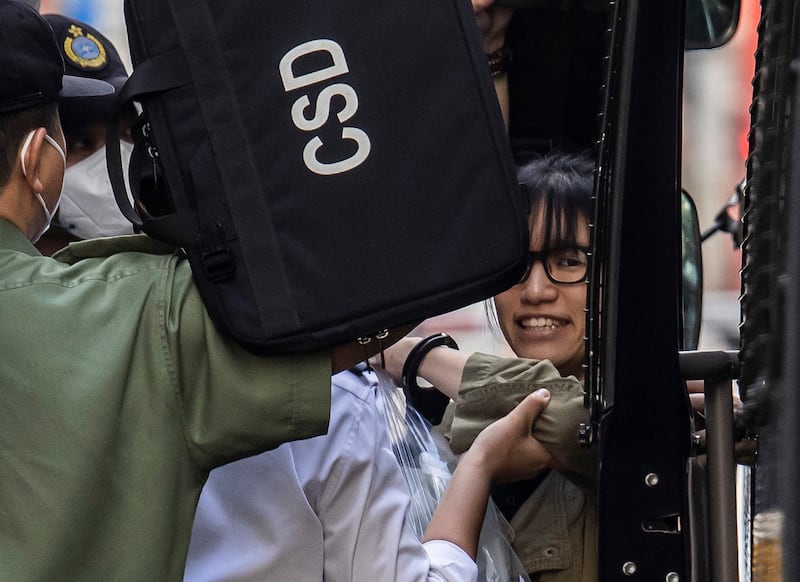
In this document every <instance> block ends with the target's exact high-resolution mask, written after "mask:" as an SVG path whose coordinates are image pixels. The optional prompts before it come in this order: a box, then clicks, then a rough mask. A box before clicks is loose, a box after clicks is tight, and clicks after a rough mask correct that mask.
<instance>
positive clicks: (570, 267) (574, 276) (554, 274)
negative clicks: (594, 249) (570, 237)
mask: <svg viewBox="0 0 800 582" xmlns="http://www.w3.org/2000/svg"><path fill="white" fill-rule="evenodd" d="M589 252H590V249H589V248H588V247H559V248H555V249H546V250H543V251H536V252H534V251H530V252H529V253H528V267H527V268H526V269H525V274H524V275H523V276H522V279H520V281H519V282H520V283H523V282H525V281H526V280H527V279H528V277H529V276H530V274H531V270H532V269H533V264H534V263H535V262H536V261H541V262H542V265H544V272H545V274H546V275H547V278H548V279H550V280H551V281H552V282H553V283H558V284H562V285H572V284H574V283H582V282H583V281H585V280H586V270H587V267H588V266H589Z"/></svg>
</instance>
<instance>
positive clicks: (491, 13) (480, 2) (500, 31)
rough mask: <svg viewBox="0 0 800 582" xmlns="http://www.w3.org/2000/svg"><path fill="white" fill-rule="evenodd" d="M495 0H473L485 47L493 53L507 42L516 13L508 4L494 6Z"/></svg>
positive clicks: (485, 49)
mask: <svg viewBox="0 0 800 582" xmlns="http://www.w3.org/2000/svg"><path fill="white" fill-rule="evenodd" d="M493 4H494V0H472V9H473V10H474V11H475V17H476V18H477V19H478V28H480V31H481V33H482V34H483V49H484V51H486V53H487V54H488V53H491V52H494V51H496V50H497V49H499V48H500V47H501V46H503V45H504V44H505V43H506V30H508V24H509V23H510V22H511V17H512V16H513V15H514V9H513V8H510V7H508V6H494V5H493Z"/></svg>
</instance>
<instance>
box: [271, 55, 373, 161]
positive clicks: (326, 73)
mask: <svg viewBox="0 0 800 582" xmlns="http://www.w3.org/2000/svg"><path fill="white" fill-rule="evenodd" d="M317 52H325V53H328V55H330V58H331V64H330V66H327V67H325V68H323V69H319V70H316V71H311V72H307V73H304V74H302V75H295V74H294V70H293V69H292V65H293V64H294V62H295V61H296V60H297V59H299V58H300V57H303V56H306V55H310V54H313V53H317ZM279 69H280V74H281V80H282V81H283V88H284V90H285V91H286V92H287V93H289V92H290V91H295V90H297V89H302V88H303V87H308V86H309V85H314V84H316V83H322V82H323V81H328V80H330V79H332V78H333V77H338V76H340V75H344V74H346V73H348V72H350V69H349V68H348V67H347V61H346V60H345V58H344V51H343V50H342V47H341V46H339V43H337V42H334V41H332V40H328V39H319V40H312V41H309V42H305V43H303V44H301V45H299V46H296V47H294V48H293V49H292V50H290V51H289V52H288V53H286V54H285V55H284V56H283V58H282V59H281V62H280V65H279ZM337 95H338V96H339V97H342V98H343V99H344V107H343V108H342V110H341V111H339V112H338V113H337V114H336V117H337V118H338V120H339V123H342V124H343V123H344V122H345V121H347V120H349V119H350V118H351V117H353V115H355V114H356V112H357V111H358V95H356V92H355V90H354V89H353V88H352V87H351V86H350V85H347V84H345V83H334V84H332V85H329V86H328V87H325V88H324V89H323V90H322V91H320V93H319V95H318V96H317V99H316V107H315V110H314V111H313V112H311V115H310V117H309V116H307V115H306V111H307V110H308V109H309V108H310V107H311V100H310V99H309V98H308V95H302V96H301V97H300V98H299V99H298V100H297V101H295V102H294V105H292V110H291V114H292V121H293V122H294V124H295V126H296V127H297V128H298V129H300V130H302V131H316V130H317V129H319V128H320V127H322V126H323V125H325V122H326V121H328V119H329V118H330V115H331V101H332V100H333V98H334V97H335V96H337ZM342 139H343V140H352V141H354V142H355V143H356V146H357V148H356V151H355V153H354V154H353V155H352V156H350V157H349V158H346V159H344V160H339V161H337V162H332V163H323V162H320V161H319V159H318V158H317V152H318V151H319V149H320V148H321V147H322V146H323V145H324V144H323V143H322V140H321V139H320V138H319V136H314V137H313V138H312V139H311V141H309V142H308V143H307V144H306V146H305V148H304V149H303V161H304V162H305V164H306V167H307V168H308V169H309V170H311V171H312V172H314V173H315V174H320V175H322V176H331V175H333V174H342V173H344V172H349V171H350V170H352V169H353V168H355V167H357V166H359V165H360V164H362V163H363V162H364V160H366V159H367V156H369V152H370V149H371V147H372V144H371V143H370V141H369V136H368V135H367V134H366V133H365V132H364V131H363V130H361V129H358V128H357V127H343V128H342Z"/></svg>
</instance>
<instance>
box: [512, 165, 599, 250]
mask: <svg viewBox="0 0 800 582" xmlns="http://www.w3.org/2000/svg"><path fill="white" fill-rule="evenodd" d="M517 179H518V180H519V182H520V184H521V185H522V187H523V188H524V189H525V190H526V191H527V194H528V199H529V201H530V208H531V225H533V224H534V223H535V222H537V221H540V222H539V224H542V225H544V229H545V230H544V244H545V246H546V247H550V248H553V247H559V246H575V244H576V242H577V240H578V233H579V224H580V222H581V220H585V221H586V223H587V224H588V223H590V222H591V219H592V194H593V191H594V158H592V156H591V155H590V154H589V153H576V154H567V153H560V152H552V153H549V154H546V155H543V156H541V157H537V158H533V159H531V160H529V161H527V162H526V163H524V164H522V165H520V166H519V168H518V170H517ZM534 218H535V219H536V220H534Z"/></svg>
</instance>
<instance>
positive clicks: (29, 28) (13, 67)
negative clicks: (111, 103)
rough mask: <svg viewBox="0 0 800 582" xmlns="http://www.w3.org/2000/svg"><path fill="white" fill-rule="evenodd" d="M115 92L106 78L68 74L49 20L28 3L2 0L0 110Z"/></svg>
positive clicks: (6, 111) (0, 17)
mask: <svg viewBox="0 0 800 582" xmlns="http://www.w3.org/2000/svg"><path fill="white" fill-rule="evenodd" d="M113 92H114V88H113V87H112V86H110V85H109V84H107V83H104V82H103V81H99V80H96V79H86V78H81V77H72V76H67V75H64V61H63V60H62V58H61V52H60V51H59V50H58V46H57V45H56V39H55V36H54V35H53V29H52V28H51V27H50V25H49V24H48V23H47V21H45V20H44V18H42V16H40V15H39V13H38V12H36V11H35V10H34V9H33V8H31V7H30V6H28V5H27V4H24V3H22V2H18V1H17V0H0V113H9V112H12V111H18V110H21V109H27V108H29V107H35V106H37V105H43V104H45V103H49V102H52V101H57V100H59V99H61V98H64V97H79V96H92V95H108V94H110V93H113Z"/></svg>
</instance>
